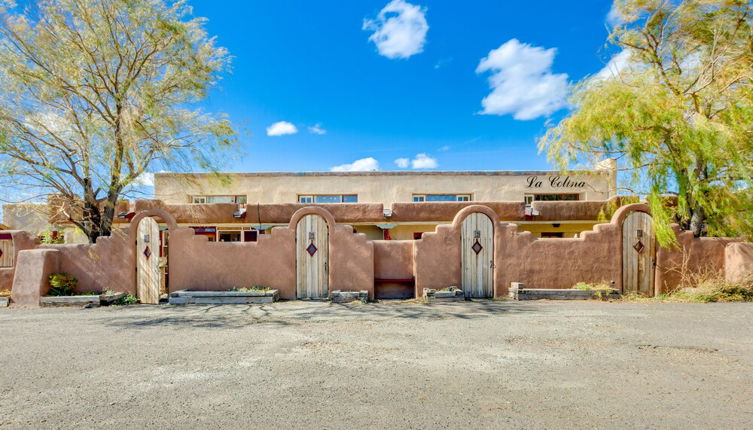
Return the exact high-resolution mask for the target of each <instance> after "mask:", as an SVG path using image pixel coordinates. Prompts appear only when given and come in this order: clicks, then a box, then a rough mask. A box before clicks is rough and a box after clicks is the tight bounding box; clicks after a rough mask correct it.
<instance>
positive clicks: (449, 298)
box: [424, 287, 465, 302]
mask: <svg viewBox="0 0 753 430" xmlns="http://www.w3.org/2000/svg"><path fill="white" fill-rule="evenodd" d="M424 300H426V301H427V302H459V301H461V300H465V294H464V293H463V290H461V289H458V288H457V287H450V288H448V289H446V290H434V289H432V288H424Z"/></svg>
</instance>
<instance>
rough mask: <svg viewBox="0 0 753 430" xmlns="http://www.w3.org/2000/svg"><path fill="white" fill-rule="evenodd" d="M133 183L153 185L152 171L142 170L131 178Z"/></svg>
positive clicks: (144, 185)
mask: <svg viewBox="0 0 753 430" xmlns="http://www.w3.org/2000/svg"><path fill="white" fill-rule="evenodd" d="M133 185H136V186H138V187H153V186H154V173H149V172H144V173H142V174H140V175H139V176H137V177H136V179H134V180H133Z"/></svg>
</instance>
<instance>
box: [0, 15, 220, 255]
mask: <svg viewBox="0 0 753 430" xmlns="http://www.w3.org/2000/svg"><path fill="white" fill-rule="evenodd" d="M0 5H2V6H0V82H2V85H0V136H2V137H3V138H2V139H0V180H2V181H4V182H7V183H8V185H13V186H16V187H18V188H27V189H29V190H31V191H33V193H34V195H47V196H48V197H51V196H53V195H54V196H55V199H57V201H58V202H59V203H60V205H59V206H60V207H59V208H56V210H57V212H56V213H55V214H54V215H57V216H60V217H63V219H66V220H68V221H70V222H72V223H73V224H75V225H76V226H77V227H79V228H80V229H81V230H82V231H83V232H84V233H85V234H86V235H87V236H88V237H89V240H90V241H92V242H93V241H94V240H95V239H96V237H98V236H100V235H108V234H109V233H110V231H111V229H112V221H113V218H114V216H115V210H116V205H117V202H118V200H119V199H120V197H121V196H122V195H123V194H125V193H128V192H129V190H131V189H132V187H133V186H134V184H136V183H137V178H139V177H140V176H141V175H142V174H144V173H145V172H149V171H150V170H153V169H155V168H163V169H171V170H177V169H199V170H215V169H216V167H217V164H218V163H219V162H220V161H222V158H223V156H222V155H221V154H220V152H221V151H222V150H224V149H227V148H228V147H230V146H232V144H233V143H234V142H235V133H234V131H233V129H232V127H231V125H230V123H229V121H228V120H227V119H225V118H224V117H223V116H222V115H211V114H208V113H206V112H203V111H201V110H200V109H197V108H196V107H195V106H193V104H194V103H196V102H198V101H200V100H201V99H203V98H204V97H205V96H206V94H207V91H208V90H209V89H210V88H212V87H213V86H214V85H215V84H216V82H217V80H218V79H219V78H220V74H221V73H222V72H223V71H225V70H226V69H227V67H228V65H229V58H230V57H229V55H228V52H227V50H225V49H224V48H221V47H218V46H216V45H215V39H214V38H212V37H209V36H208V35H207V33H206V31H205V29H204V25H205V20H204V19H202V18H197V17H192V16H191V8H190V7H189V6H188V5H187V4H186V2H185V1H170V0H104V1H102V0H39V1H35V2H31V3H30V4H27V2H24V4H22V5H14V4H13V2H8V1H4V0H0ZM225 158H226V156H225Z"/></svg>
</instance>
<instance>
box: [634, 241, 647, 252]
mask: <svg viewBox="0 0 753 430" xmlns="http://www.w3.org/2000/svg"><path fill="white" fill-rule="evenodd" d="M643 248H645V246H644V245H643V242H641V241H640V240H639V241H638V242H635V245H633V249H634V250H635V252H637V253H638V254H640V253H641V252H643Z"/></svg>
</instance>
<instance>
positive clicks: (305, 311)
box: [105, 300, 544, 329]
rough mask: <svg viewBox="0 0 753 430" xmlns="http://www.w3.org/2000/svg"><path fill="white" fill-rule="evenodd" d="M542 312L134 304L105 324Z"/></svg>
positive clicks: (492, 305) (483, 307)
mask: <svg viewBox="0 0 753 430" xmlns="http://www.w3.org/2000/svg"><path fill="white" fill-rule="evenodd" d="M532 311H536V312H542V311H544V310H543V309H542V308H540V307H535V306H531V305H528V304H521V303H518V302H508V301H498V300H473V301H465V302H455V303H432V304H423V303H416V302H412V303H405V302H395V303H390V302H379V303H368V304H361V303H347V304H337V303H330V302H305V301H290V302H285V301H283V302H278V303H274V304H265V305H185V306H171V305H160V306H150V307H147V306H137V307H132V308H127V309H122V312H119V313H118V315H117V316H112V317H110V318H108V320H107V322H106V323H105V324H106V325H108V326H112V327H123V328H147V327H153V326H157V327H171V328H197V327H201V328H223V329H227V328H242V327H246V326H248V325H250V324H263V325H267V326H281V327H282V326H294V325H301V324H310V323H327V322H342V321H349V320H357V321H361V322H363V321H384V320H392V319H417V320H418V319H420V320H448V319H459V320H471V319H479V318H488V317H493V316H499V315H503V314H515V313H522V312H532Z"/></svg>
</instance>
